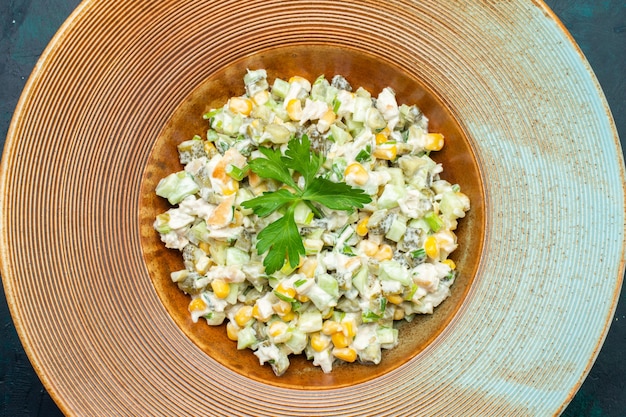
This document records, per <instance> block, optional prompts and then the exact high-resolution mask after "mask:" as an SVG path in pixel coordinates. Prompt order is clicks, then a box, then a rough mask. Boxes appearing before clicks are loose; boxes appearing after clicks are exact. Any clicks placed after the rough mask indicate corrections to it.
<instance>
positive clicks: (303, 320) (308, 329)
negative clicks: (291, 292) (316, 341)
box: [298, 310, 323, 333]
mask: <svg viewBox="0 0 626 417" xmlns="http://www.w3.org/2000/svg"><path fill="white" fill-rule="evenodd" d="M322 323H323V320H322V313H321V312H319V311H315V310H307V311H305V312H303V313H301V314H300V318H299V320H298V329H300V331H301V332H304V333H313V332H319V331H320V330H322Z"/></svg>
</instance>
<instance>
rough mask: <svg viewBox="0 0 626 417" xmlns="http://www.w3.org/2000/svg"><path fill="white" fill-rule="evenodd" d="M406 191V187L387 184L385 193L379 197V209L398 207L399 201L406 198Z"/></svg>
mask: <svg viewBox="0 0 626 417" xmlns="http://www.w3.org/2000/svg"><path fill="white" fill-rule="evenodd" d="M405 194H406V191H405V189H404V187H400V186H398V185H395V184H387V185H385V188H384V189H383V193H382V194H381V196H380V197H378V208H381V209H390V208H394V207H398V200H400V199H402V198H404V196H405Z"/></svg>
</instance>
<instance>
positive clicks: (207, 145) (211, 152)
mask: <svg viewBox="0 0 626 417" xmlns="http://www.w3.org/2000/svg"><path fill="white" fill-rule="evenodd" d="M204 152H205V153H206V154H207V156H208V157H209V159H210V158H213V157H214V156H215V155H217V154H218V150H217V148H216V147H215V145H214V144H213V142H209V141H208V140H207V141H205V142H204Z"/></svg>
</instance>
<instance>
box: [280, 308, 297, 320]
mask: <svg viewBox="0 0 626 417" xmlns="http://www.w3.org/2000/svg"><path fill="white" fill-rule="evenodd" d="M280 318H281V319H282V320H283V321H284V322H285V323H289V322H290V321H291V320H293V319H295V318H296V313H294V311H293V310H291V311H289V312H288V313H285V314H283V315H282V316H281V317H280Z"/></svg>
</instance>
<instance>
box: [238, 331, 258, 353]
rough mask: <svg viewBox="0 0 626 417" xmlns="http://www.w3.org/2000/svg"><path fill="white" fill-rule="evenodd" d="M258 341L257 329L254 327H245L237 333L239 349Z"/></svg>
mask: <svg viewBox="0 0 626 417" xmlns="http://www.w3.org/2000/svg"><path fill="white" fill-rule="evenodd" d="M257 342H258V340H257V338H256V331H255V330H254V329H253V328H252V327H244V328H243V329H241V330H239V333H237V349H239V350H242V349H246V348H249V347H251V346H253V345H255V344H256V343H257Z"/></svg>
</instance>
